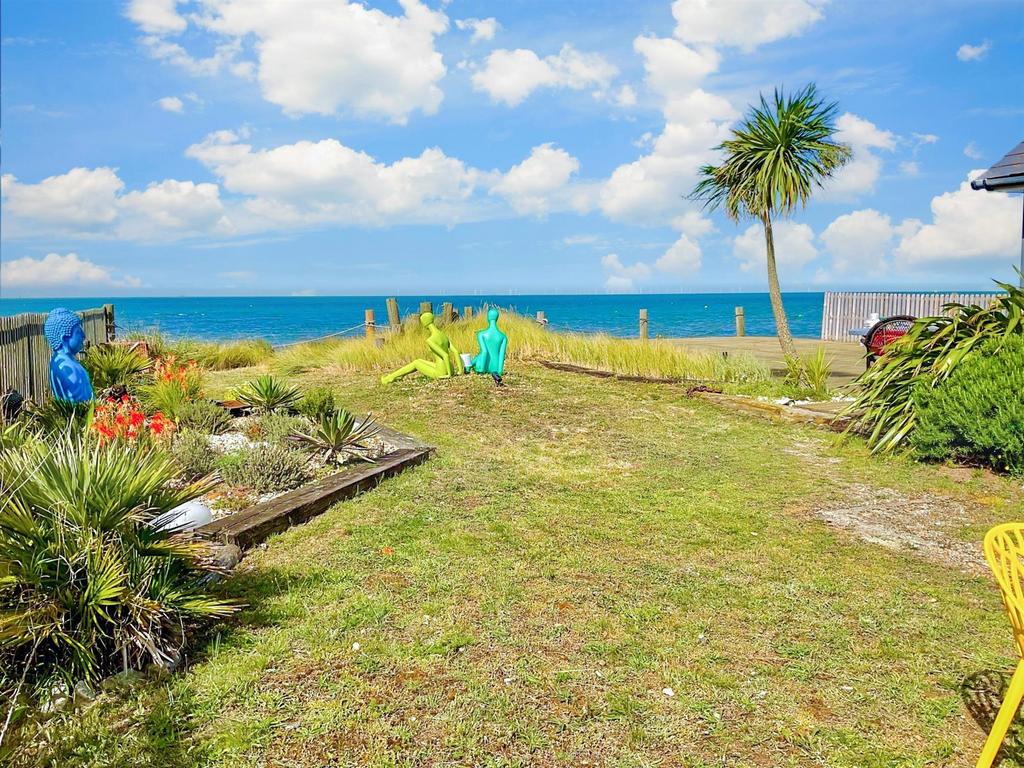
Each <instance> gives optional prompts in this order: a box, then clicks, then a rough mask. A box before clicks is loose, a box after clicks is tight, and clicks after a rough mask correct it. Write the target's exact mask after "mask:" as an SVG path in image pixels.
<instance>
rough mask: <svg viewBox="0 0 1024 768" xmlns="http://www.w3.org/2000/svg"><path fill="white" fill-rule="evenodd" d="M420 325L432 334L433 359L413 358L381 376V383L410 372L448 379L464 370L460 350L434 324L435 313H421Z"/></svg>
mask: <svg viewBox="0 0 1024 768" xmlns="http://www.w3.org/2000/svg"><path fill="white" fill-rule="evenodd" d="M420 325H422V326H423V327H424V328H426V329H427V331H428V332H429V334H430V335H429V336H427V348H428V349H429V350H430V357H431V359H430V360H423V359H419V360H413V361H412V362H411V363H409V364H408V365H406V366H405V367H403V368H399V369H398V370H397V371H392V372H391V373H389V374H387V375H386V376H381V377H380V383H381V384H391V383H392V382H394V381H397V380H398V379H400V378H402V377H403V376H408V375H409V374H410V373H420V374H422V375H424V376H426V377H427V378H430V379H447V378H449V377H451V376H458V375H459V374H460V373H462V372H463V371H462V359H461V358H460V357H459V350H457V349H456V348H455V345H454V344H452V343H451V341H450V340H449V339H448V336H447V335H445V333H444V331H442V330H440V329H439V328H438V327H437V326H436V325H434V315H433V313H431V312H424V313H423V314H422V315H420Z"/></svg>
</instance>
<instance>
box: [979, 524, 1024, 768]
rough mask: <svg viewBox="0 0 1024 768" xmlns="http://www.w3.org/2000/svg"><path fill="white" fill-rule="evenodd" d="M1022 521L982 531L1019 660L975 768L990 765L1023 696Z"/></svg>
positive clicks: (1023, 537) (1023, 606) (1023, 572)
mask: <svg viewBox="0 0 1024 768" xmlns="http://www.w3.org/2000/svg"><path fill="white" fill-rule="evenodd" d="M1021 558H1024V523H1004V524H1003V525H997V526H996V527H994V528H992V529H990V530H989V532H988V533H986V534H985V559H986V560H988V564H989V567H990V568H991V569H992V573H994V574H995V577H996V583H997V584H998V585H999V590H1000V591H1001V592H1002V593H1003V605H1005V606H1006V613H1007V615H1008V616H1009V617H1010V625H1011V626H1012V627H1013V639H1014V641H1015V642H1016V644H1017V651H1018V653H1019V654H1020V656H1021V660H1020V661H1019V662H1017V669H1016V670H1015V671H1014V673H1013V677H1012V678H1010V685H1009V686H1008V687H1007V689H1006V695H1005V696H1004V697H1003V704H1002V706H1000V707H999V713H998V714H997V715H996V719H995V722H994V723H992V730H991V731H990V732H989V734H988V739H987V740H986V741H985V747H984V749H982V750H981V756H980V757H979V758H978V764H977V768H990V766H991V765H992V761H993V760H995V759H996V754H997V753H998V752H999V748H1000V747H1001V746H1002V744H1003V739H1004V738H1005V737H1006V731H1007V730H1008V729H1009V727H1010V723H1012V722H1013V718H1014V716H1015V715H1016V714H1017V709H1018V707H1020V702H1021V698H1024V562H1022V560H1021Z"/></svg>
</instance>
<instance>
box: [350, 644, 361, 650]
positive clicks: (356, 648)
mask: <svg viewBox="0 0 1024 768" xmlns="http://www.w3.org/2000/svg"><path fill="white" fill-rule="evenodd" d="M362 647H363V646H361V645H360V644H359V643H352V650H353V651H358V650H359V649H360V648H362Z"/></svg>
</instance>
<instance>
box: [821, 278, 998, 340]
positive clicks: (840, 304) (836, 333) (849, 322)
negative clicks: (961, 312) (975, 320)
mask: <svg viewBox="0 0 1024 768" xmlns="http://www.w3.org/2000/svg"><path fill="white" fill-rule="evenodd" d="M998 295H999V294H997V293H840V292H835V291H828V292H826V293H825V308H824V311H823V312H822V317H821V338H822V341H851V342H857V341H860V337H859V336H856V335H852V334H851V333H850V330H851V329H853V328H860V327H862V326H864V325H865V323H866V321H867V319H868V317H869V316H870V315H871V313H872V312H877V313H878V314H879V316H881V317H889V316H891V315H913V316H914V317H934V316H936V315H941V314H942V307H943V306H945V305H946V304H950V303H952V302H958V303H960V304H979V305H980V306H983V307H985V306H988V304H989V303H990V302H991V301H992V299H994V298H996V297H997V296H998Z"/></svg>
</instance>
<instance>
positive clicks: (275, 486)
mask: <svg viewBox="0 0 1024 768" xmlns="http://www.w3.org/2000/svg"><path fill="white" fill-rule="evenodd" d="M217 464H218V466H219V467H220V475H221V477H222V478H223V480H224V482H226V483H227V484H228V485H233V486H236V487H238V488H248V489H249V490H251V491H255V492H256V493H270V492H272V491H287V490H289V489H291V488H295V487H296V486H298V485H301V484H302V483H303V482H304V481H305V479H306V457H305V456H304V455H303V454H302V453H300V452H299V451H296V450H293V449H290V448H284V447H282V446H279V445H269V444H260V445H255V446H253V447H252V448H251V449H249V450H245V451H236V452H234V453H229V454H227V455H225V456H222V457H221V458H220V460H219V461H218V462H217Z"/></svg>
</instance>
